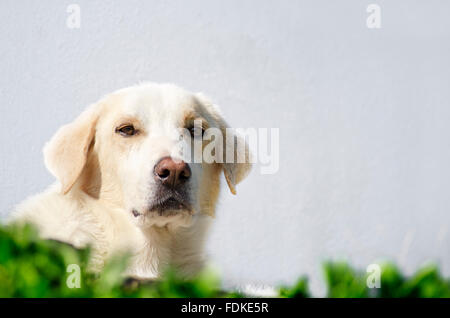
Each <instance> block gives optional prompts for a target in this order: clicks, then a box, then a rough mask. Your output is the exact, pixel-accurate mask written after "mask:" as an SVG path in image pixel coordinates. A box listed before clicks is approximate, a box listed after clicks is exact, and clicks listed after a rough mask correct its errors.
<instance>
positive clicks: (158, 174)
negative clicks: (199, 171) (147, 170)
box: [154, 157, 191, 187]
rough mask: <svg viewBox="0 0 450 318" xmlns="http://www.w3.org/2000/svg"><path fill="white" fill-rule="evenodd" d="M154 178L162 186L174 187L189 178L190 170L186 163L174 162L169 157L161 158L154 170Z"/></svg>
mask: <svg viewBox="0 0 450 318" xmlns="http://www.w3.org/2000/svg"><path fill="white" fill-rule="evenodd" d="M154 173H155V178H156V179H157V180H158V181H160V182H161V183H162V184H164V185H167V186H171V187H176V186H178V185H180V184H181V183H183V182H185V181H187V180H188V179H189V178H190V177H191V169H190V168H189V165H188V164H186V162H184V161H182V160H180V161H175V160H173V159H172V158H171V157H164V158H162V159H161V160H160V161H159V162H158V163H157V164H156V165H155V169H154Z"/></svg>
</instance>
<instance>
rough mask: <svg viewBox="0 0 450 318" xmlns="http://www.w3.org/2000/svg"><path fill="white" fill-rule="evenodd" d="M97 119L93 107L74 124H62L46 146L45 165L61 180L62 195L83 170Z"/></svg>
mask: <svg viewBox="0 0 450 318" xmlns="http://www.w3.org/2000/svg"><path fill="white" fill-rule="evenodd" d="M97 118H98V115H97V113H96V111H95V110H94V107H93V106H91V107H90V108H88V109H87V110H86V111H84V112H83V113H82V114H81V115H80V116H78V118H76V119H75V120H74V121H73V122H72V123H70V124H68V125H65V126H62V127H61V128H60V129H59V130H58V131H57V132H56V134H55V135H54V136H53V137H52V138H51V139H50V141H49V142H47V144H46V145H45V147H44V161H45V165H46V167H47V169H48V170H49V171H50V172H51V173H52V174H53V175H54V176H55V177H56V178H57V179H58V180H59V182H60V183H61V191H62V193H63V194H66V193H67V192H69V190H70V189H71V188H72V186H73V185H74V184H75V182H76V181H77V179H78V177H79V176H80V174H81V172H82V171H83V168H84V166H85V164H86V159H87V154H88V150H89V146H90V145H91V142H92V141H93V139H94V135H95V126H96V123H97Z"/></svg>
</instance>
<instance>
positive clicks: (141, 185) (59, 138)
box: [11, 83, 249, 278]
mask: <svg viewBox="0 0 450 318" xmlns="http://www.w3.org/2000/svg"><path fill="white" fill-rule="evenodd" d="M198 104H201V105H200V106H201V107H200V108H198V107H197V106H198ZM195 107H197V108H196V112H197V114H198V113H199V112H200V115H201V116H202V117H203V118H206V119H207V120H208V122H209V125H210V126H213V127H214V126H216V127H220V128H225V125H226V124H225V122H224V121H223V119H222V118H221V115H220V113H219V112H218V109H217V106H214V105H212V104H211V103H210V102H208V101H207V100H206V99H205V97H204V96H201V95H196V94H192V93H189V92H187V91H185V90H183V89H181V88H178V87H176V86H174V85H170V84H151V83H150V84H142V85H138V86H134V87H129V88H126V89H122V90H119V91H117V92H114V93H112V94H110V95H108V96H106V97H105V98H103V99H102V100H100V101H99V102H97V103H95V104H93V105H92V106H90V107H89V108H88V110H86V111H85V112H84V113H83V114H82V115H81V116H80V117H79V118H77V119H76V120H75V121H74V122H73V123H71V124H69V125H66V126H64V127H62V128H61V129H60V130H59V131H58V132H57V133H56V134H55V136H54V137H53V138H52V140H51V141H50V142H49V143H48V144H47V145H46V147H45V149H44V154H45V161H46V165H47V168H48V169H49V170H50V171H51V172H52V173H53V174H54V175H55V176H56V178H57V179H58V181H59V182H57V183H55V184H54V185H52V186H50V187H49V188H48V189H47V190H46V191H45V192H43V193H41V194H38V195H36V196H33V197H31V198H29V199H27V200H25V201H24V202H22V203H21V204H20V205H18V206H17V208H16V210H15V211H14V213H13V214H12V217H11V220H12V221H21V222H30V223H33V224H35V225H36V226H37V227H38V229H39V231H40V234H41V236H42V237H44V238H52V239H57V240H61V241H64V242H68V243H71V244H73V245H74V246H76V247H83V246H86V245H91V246H92V247H93V255H92V260H91V266H92V269H94V270H100V269H101V268H102V266H103V265H104V262H105V261H106V260H107V259H108V257H110V256H111V255H113V254H115V253H118V252H127V253H129V254H131V255H132V258H131V261H130V264H129V267H128V271H127V274H128V275H132V276H135V277H139V278H156V277H158V275H159V274H160V273H161V270H162V269H164V267H165V266H166V265H169V264H170V265H174V266H176V267H177V268H178V269H179V270H180V272H181V273H182V274H184V275H186V276H190V275H194V274H195V273H196V272H198V270H200V269H201V268H202V265H203V262H204V256H203V245H204V241H205V237H206V234H207V230H208V228H209V225H210V222H211V220H212V216H213V215H214V209H215V202H216V199H217V193H216V192H218V187H219V184H218V180H219V179H218V171H219V170H220V171H222V168H223V167H222V166H218V165H219V164H217V163H215V164H205V163H202V164H200V165H192V166H191V169H192V177H191V179H190V180H189V183H190V184H189V186H190V188H191V192H190V200H191V202H192V206H193V210H194V211H191V212H189V213H188V212H186V213H184V212H183V213H179V214H178V215H174V216H170V217H167V216H158V215H154V214H149V213H144V212H145V209H146V205H147V204H148V201H149V200H150V199H151V198H153V197H154V196H155V193H154V189H155V182H156V181H155V180H154V178H153V176H152V171H153V167H154V165H155V164H156V162H157V161H158V160H159V159H160V158H162V157H163V156H167V155H172V156H174V147H175V146H176V141H177V140H178V137H179V132H178V130H177V129H178V128H179V127H180V126H181V125H183V122H182V120H183V116H184V115H185V113H186V112H189V111H192V110H194V108H195ZM122 118H125V119H126V120H128V119H129V118H132V120H136V122H138V124H137V125H139V126H140V127H139V128H140V129H141V131H142V134H141V135H140V136H137V137H136V138H134V137H132V138H131V137H130V138H128V137H127V138H123V137H120V136H117V134H115V133H114V127H116V126H117V125H118V124H120V122H121V120H122ZM180 156H181V157H180V159H183V157H182V156H183V154H181V155H180ZM184 159H185V158H184ZM248 169H249V165H245V164H236V165H235V169H234V170H233V171H228V170H226V171H225V173H226V174H227V173H229V174H231V173H232V174H233V178H232V179H231V178H228V177H227V180H228V179H229V180H233V181H232V182H233V183H232V184H230V181H229V185H230V187H234V185H235V184H234V182H235V181H234V179H236V178H237V180H236V181H237V182H239V181H240V180H241V179H242V178H243V177H244V176H245V175H246V173H247V171H248ZM236 176H237V177H236ZM216 188H217V189H216ZM132 209H136V210H137V211H140V212H143V213H142V215H141V216H138V217H135V216H133V214H132V213H131V211H132Z"/></svg>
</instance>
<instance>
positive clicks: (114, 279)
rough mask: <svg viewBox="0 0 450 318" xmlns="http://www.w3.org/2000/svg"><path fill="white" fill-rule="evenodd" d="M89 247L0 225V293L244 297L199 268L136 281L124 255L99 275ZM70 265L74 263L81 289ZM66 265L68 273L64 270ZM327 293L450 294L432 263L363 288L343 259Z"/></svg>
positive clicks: (391, 269) (301, 286)
mask: <svg viewBox="0 0 450 318" xmlns="http://www.w3.org/2000/svg"><path fill="white" fill-rule="evenodd" d="M88 259H89V249H88V248H86V249H75V248H73V247H72V246H70V245H67V244H64V243H60V242H56V241H52V240H41V239H39V238H38V236H37V231H36V230H35V229H34V228H33V227H31V226H30V225H23V226H19V225H11V226H3V227H0V297H243V295H242V294H240V293H238V292H229V291H228V292H224V291H222V290H221V287H220V286H221V282H220V280H219V279H218V276H217V275H216V274H214V273H213V272H211V271H204V272H203V273H201V274H200V275H198V276H197V277H196V278H195V279H193V280H189V281H186V280H183V279H180V278H179V277H178V276H177V275H176V272H175V271H174V270H168V271H167V272H166V274H165V275H163V277H162V278H161V279H160V280H158V281H157V282H153V283H141V282H138V281H136V280H132V279H127V278H126V277H124V276H123V275H122V272H123V270H124V269H125V266H126V258H125V257H116V258H115V259H112V260H111V261H109V262H108V264H106V266H105V268H104V270H103V271H102V273H101V274H99V275H96V274H93V273H90V272H89V271H87V270H86V268H88V266H87V265H88ZM70 264H77V265H78V266H79V267H76V268H75V270H76V269H79V270H80V272H79V274H80V276H79V277H80V280H79V283H80V288H69V287H68V286H69V285H71V284H77V283H78V281H77V279H76V276H73V275H72V273H71V271H72V269H71V268H70V267H68V266H69V265H70ZM68 269H69V272H68ZM324 272H325V280H326V283H327V290H328V293H327V296H328V297H338V298H341V297H450V282H449V281H448V280H446V279H444V278H443V277H442V276H441V275H440V273H439V270H438V268H437V267H436V266H427V267H424V268H422V269H421V270H419V271H418V272H416V273H415V274H414V275H413V276H412V277H409V278H407V277H405V276H404V275H402V274H401V272H400V271H399V269H398V268H397V267H396V266H395V265H393V264H389V263H388V264H384V265H383V266H382V275H381V288H373V289H370V288H367V284H366V280H367V274H366V273H365V272H361V271H357V270H354V269H353V268H351V267H350V266H349V265H347V264H346V263H343V262H334V263H333V262H328V263H326V264H325V265H324ZM278 297H283V298H293V297H310V293H309V289H308V281H307V279H306V278H300V279H299V280H298V281H297V282H296V283H295V284H294V285H292V286H281V287H279V288H278Z"/></svg>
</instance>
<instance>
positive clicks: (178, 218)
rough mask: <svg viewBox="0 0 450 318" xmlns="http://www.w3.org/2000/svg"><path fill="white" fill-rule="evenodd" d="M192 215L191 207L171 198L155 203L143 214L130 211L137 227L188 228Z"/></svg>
mask: <svg viewBox="0 0 450 318" xmlns="http://www.w3.org/2000/svg"><path fill="white" fill-rule="evenodd" d="M193 214H194V211H193V209H192V208H191V205H190V204H188V203H186V202H181V201H178V200H176V199H173V198H168V199H166V200H164V201H157V202H155V203H152V204H150V206H149V207H148V208H147V209H145V210H144V211H143V212H139V211H138V210H136V209H133V210H132V215H133V218H134V219H135V222H136V224H137V225H138V226H139V227H143V228H148V227H151V226H156V227H166V226H169V227H173V228H176V227H188V226H189V225H190V224H191V223H192V216H193Z"/></svg>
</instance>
